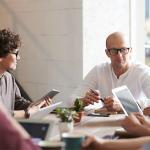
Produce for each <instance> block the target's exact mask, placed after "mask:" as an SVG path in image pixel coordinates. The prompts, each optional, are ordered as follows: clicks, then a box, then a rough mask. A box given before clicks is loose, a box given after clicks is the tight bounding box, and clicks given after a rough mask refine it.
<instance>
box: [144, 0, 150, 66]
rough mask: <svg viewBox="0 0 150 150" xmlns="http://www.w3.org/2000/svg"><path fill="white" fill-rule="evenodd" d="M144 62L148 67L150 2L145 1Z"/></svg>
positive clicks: (149, 54)
mask: <svg viewBox="0 0 150 150" xmlns="http://www.w3.org/2000/svg"><path fill="white" fill-rule="evenodd" d="M145 31H146V41H145V61H146V64H147V65H149V66H150V0H145Z"/></svg>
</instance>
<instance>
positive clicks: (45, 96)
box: [31, 89, 60, 106]
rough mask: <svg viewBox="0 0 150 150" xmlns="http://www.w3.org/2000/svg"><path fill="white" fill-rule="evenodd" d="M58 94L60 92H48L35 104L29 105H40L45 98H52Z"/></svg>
mask: <svg viewBox="0 0 150 150" xmlns="http://www.w3.org/2000/svg"><path fill="white" fill-rule="evenodd" d="M58 93H60V91H58V90H55V89H52V90H51V91H50V92H48V93H47V94H45V95H44V96H43V97H42V98H40V99H39V100H37V101H36V102H33V103H32V104H31V105H32V106H33V105H38V104H39V103H41V102H42V101H43V100H44V99H46V98H48V97H49V98H51V99H52V98H53V97H54V96H55V95H57V94H58Z"/></svg>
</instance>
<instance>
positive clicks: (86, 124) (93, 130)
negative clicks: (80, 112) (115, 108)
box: [48, 114, 124, 140]
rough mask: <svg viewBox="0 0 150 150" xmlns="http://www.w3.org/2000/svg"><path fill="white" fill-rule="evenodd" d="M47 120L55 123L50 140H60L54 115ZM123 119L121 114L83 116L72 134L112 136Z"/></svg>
mask: <svg viewBox="0 0 150 150" xmlns="http://www.w3.org/2000/svg"><path fill="white" fill-rule="evenodd" d="M48 118H50V120H51V119H52V120H55V122H56V124H55V125H54V129H53V131H52V134H51V138H50V139H51V140H54V139H58V138H60V134H59V127H58V118H56V116H55V115H54V114H51V115H50V116H48ZM123 118H124V115H123V114H117V115H111V116H109V117H95V116H83V118H82V120H81V122H80V123H76V124H75V125H74V131H73V132H79V133H82V134H85V135H96V136H98V137H103V136H105V135H113V134H114V132H115V130H116V129H118V128H121V125H120V120H122V119H123Z"/></svg>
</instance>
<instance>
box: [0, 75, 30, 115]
mask: <svg viewBox="0 0 150 150" xmlns="http://www.w3.org/2000/svg"><path fill="white" fill-rule="evenodd" d="M0 101H2V102H3V103H4V105H5V106H6V108H7V109H8V111H9V112H10V113H11V112H12V110H14V109H15V110H22V109H26V108H27V107H28V106H29V104H30V103H31V102H30V101H27V100H26V99H24V98H23V97H21V94H20V90H19V88H18V86H17V84H16V82H15V78H14V77H13V76H12V75H11V74H10V73H9V72H5V73H4V74H3V75H2V77H1V78H0Z"/></svg>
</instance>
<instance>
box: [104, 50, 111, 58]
mask: <svg viewBox="0 0 150 150" xmlns="http://www.w3.org/2000/svg"><path fill="white" fill-rule="evenodd" d="M105 53H106V55H107V56H108V57H110V54H109V52H108V50H107V49H105Z"/></svg>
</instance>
